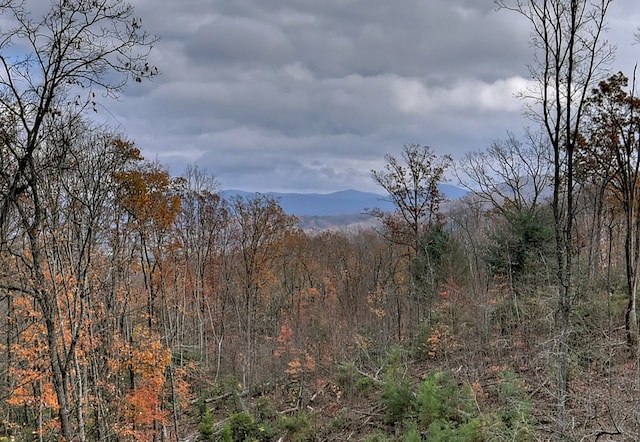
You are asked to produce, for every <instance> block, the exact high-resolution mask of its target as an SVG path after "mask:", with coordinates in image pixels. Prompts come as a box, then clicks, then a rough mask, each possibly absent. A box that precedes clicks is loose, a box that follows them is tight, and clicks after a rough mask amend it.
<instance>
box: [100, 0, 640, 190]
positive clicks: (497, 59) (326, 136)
mask: <svg viewBox="0 0 640 442" xmlns="http://www.w3.org/2000/svg"><path fill="white" fill-rule="evenodd" d="M132 3H133V4H134V5H135V8H136V15H138V16H139V17H141V18H142V21H143V26H144V28H145V29H146V30H147V31H148V32H150V33H152V34H155V35H157V36H158V37H159V40H158V42H157V43H156V44H155V47H154V49H153V51H152V53H151V55H150V61H151V63H152V64H154V65H155V66H156V67H157V68H158V69H159V70H160V72H161V75H160V76H158V77H155V78H154V79H153V80H152V81H150V82H145V83H143V84H132V85H130V86H128V87H127V88H126V89H125V91H124V94H123V95H122V96H121V97H120V100H119V101H115V102H110V103H107V104H106V108H105V110H104V111H101V114H102V115H103V117H104V118H106V120H107V122H108V123H109V124H110V125H111V126H113V127H114V128H117V129H118V130H121V131H123V133H125V134H126V136H127V137H129V139H131V140H132V141H134V142H135V143H136V144H137V145H138V147H139V148H140V149H141V150H142V152H143V154H144V155H145V157H146V158H148V159H149V160H152V161H158V162H160V163H162V164H164V165H165V166H166V167H167V168H168V169H169V170H170V172H171V173H172V174H173V175H181V174H183V173H184V171H185V169H186V167H187V166H188V165H196V166H197V167H198V168H199V169H200V170H202V171H204V172H205V173H207V174H210V175H213V176H214V177H215V179H216V180H217V181H218V183H219V184H220V185H221V187H222V188H223V189H242V190H248V191H251V192H300V193H310V192H315V193H330V192H334V191H339V190H345V189H357V190H363V191H373V192H380V191H381V188H380V187H379V186H378V185H377V184H376V183H375V182H374V181H373V179H372V178H371V170H372V169H376V170H380V169H382V168H383V167H384V164H385V159H384V156H385V155H386V154H390V155H393V156H396V157H398V156H399V155H400V152H401V150H402V146H403V145H404V144H407V143H414V144H421V145H429V146H430V147H431V148H432V149H433V152H435V153H436V154H437V155H444V154H451V155H452V156H453V157H454V159H458V158H461V157H462V156H463V155H464V154H465V152H469V151H475V150H484V149H486V148H487V147H489V145H490V144H491V142H492V141H494V140H499V139H504V138H506V135H507V132H509V131H510V132H513V133H514V134H516V135H519V134H522V133H523V131H524V128H525V127H527V126H531V125H532V123H531V122H530V121H529V120H527V119H526V118H525V117H524V116H523V103H522V101H521V100H520V99H518V98H517V97H516V95H517V93H518V92H519V91H521V90H523V89H524V88H525V87H526V85H527V82H528V81H529V69H528V66H529V65H530V64H531V60H532V58H531V57H532V50H531V47H530V46H531V45H530V40H529V26H528V23H527V22H526V21H525V20H524V19H523V18H522V17H520V16H519V15H518V14H516V13H513V12H509V11H506V10H496V8H495V5H494V3H493V0H395V1H391V0H322V1H319V0H180V1H176V0H135V1H133V2H132ZM638 25H640V2H637V0H614V1H613V3H612V6H611V9H610V11H609V17H608V26H609V32H608V33H607V38H608V40H609V41H610V42H611V43H613V44H615V45H616V46H617V57H616V61H615V62H614V64H613V65H612V66H611V67H610V69H611V70H612V72H617V71H619V70H622V71H623V72H625V73H626V74H627V75H628V76H630V75H631V74H632V72H633V66H634V63H636V62H637V61H639V60H640V45H634V44H633V42H634V39H633V35H634V32H636V30H637V29H636V28H637V26H638Z"/></svg>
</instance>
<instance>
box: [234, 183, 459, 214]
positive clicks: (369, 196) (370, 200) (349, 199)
mask: <svg viewBox="0 0 640 442" xmlns="http://www.w3.org/2000/svg"><path fill="white" fill-rule="evenodd" d="M440 190H441V192H442V193H443V194H444V195H445V196H446V198H448V199H457V198H461V197H462V196H464V195H466V193H467V191H466V190H464V189H461V188H460V187H457V186H454V185H451V184H441V185H440ZM266 194H267V195H270V196H272V197H274V198H276V199H277V200H278V202H279V204H280V206H281V207H282V208H283V209H284V211H285V212H286V213H288V214H290V215H296V216H299V217H307V216H313V217H325V216H339V215H354V214H358V215H360V214H363V213H365V212H366V211H367V210H368V209H374V208H378V209H381V210H383V211H392V210H394V206H393V204H392V203H390V202H389V201H388V200H387V198H386V196H385V195H383V194H378V193H372V192H362V191H359V190H353V189H349V190H342V191H339V192H333V193H326V194H324V193H278V192H267V193H266ZM236 195H238V196H242V197H250V196H251V195H253V193H252V192H247V191H244V190H236V189H230V190H225V191H223V192H222V196H224V197H225V198H232V197H233V196H236Z"/></svg>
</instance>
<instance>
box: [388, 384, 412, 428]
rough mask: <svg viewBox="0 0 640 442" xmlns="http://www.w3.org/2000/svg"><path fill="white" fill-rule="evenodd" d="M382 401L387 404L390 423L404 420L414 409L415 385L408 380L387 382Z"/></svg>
mask: <svg viewBox="0 0 640 442" xmlns="http://www.w3.org/2000/svg"><path fill="white" fill-rule="evenodd" d="M380 402H382V404H383V405H384V406H385V410H386V412H385V413H386V415H385V417H386V421H387V422H388V423H395V422H402V421H403V420H404V419H405V418H406V417H407V416H409V415H410V414H411V413H412V412H413V409H414V396H413V386H412V385H411V384H410V383H409V382H408V381H400V382H392V381H389V382H387V383H386V384H385V385H384V387H383V390H382V395H381V396H380Z"/></svg>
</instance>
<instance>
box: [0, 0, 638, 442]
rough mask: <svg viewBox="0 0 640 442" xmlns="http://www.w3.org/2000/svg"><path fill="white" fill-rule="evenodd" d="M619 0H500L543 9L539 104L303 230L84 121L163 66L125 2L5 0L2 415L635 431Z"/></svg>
mask: <svg viewBox="0 0 640 442" xmlns="http://www.w3.org/2000/svg"><path fill="white" fill-rule="evenodd" d="M609 3H610V2H609V1H606V0H604V1H602V2H579V1H575V0H531V1H529V2H516V3H515V4H507V3H503V2H499V4H498V5H499V6H500V7H501V8H504V9H508V10H511V11H512V12H513V13H514V14H521V15H523V16H524V17H526V18H527V19H528V20H529V23H530V25H531V29H532V35H533V37H532V43H533V45H534V47H535V48H536V50H537V51H538V52H537V54H538V56H537V59H536V62H535V63H534V64H533V65H532V67H531V70H532V74H533V77H534V79H535V80H536V81H538V85H539V88H538V89H536V90H533V91H530V94H531V95H532V97H529V98H530V101H528V103H529V107H528V112H529V115H530V118H531V122H532V127H534V128H535V129H529V130H527V131H526V135H525V136H524V137H523V138H522V139H520V138H518V137H516V136H515V135H513V134H507V135H506V137H505V139H503V140H496V141H495V142H494V143H492V144H491V145H490V146H488V147H487V148H486V149H484V150H478V151H474V152H470V153H468V154H466V155H465V156H464V157H462V158H459V159H455V160H454V159H453V158H451V157H449V156H447V155H444V156H438V155H436V153H434V151H433V150H432V149H431V148H430V147H428V146H426V145H422V144H406V145H405V146H404V147H403V149H402V153H401V155H400V156H393V155H387V156H386V157H385V160H386V166H385V167H384V168H383V169H381V170H373V171H371V178H372V180H374V181H375V182H376V183H377V184H379V185H380V188H381V189H382V190H383V191H384V193H385V194H386V195H387V197H388V199H389V201H391V202H392V203H393V204H394V206H395V207H396V210H395V211H392V212H383V211H380V210H377V209H375V208H372V209H371V210H370V211H369V212H368V215H369V216H371V217H374V218H376V219H377V226H376V227H375V228H370V229H358V230H349V231H323V232H308V231H304V230H303V229H301V228H300V226H299V223H298V220H297V219H296V218H295V217H294V216H291V215H289V214H287V213H285V212H284V211H283V209H282V208H281V207H280V206H279V204H278V201H277V200H276V199H273V198H271V197H269V196H268V195H264V194H260V193H256V194H255V195H253V196H251V197H240V196H237V197H231V198H229V199H225V198H223V197H222V196H221V188H220V185H219V184H218V183H217V181H216V179H215V177H214V176H211V175H210V174H209V173H208V172H207V171H206V170H202V169H199V168H198V167H196V166H190V167H188V168H187V170H185V172H184V173H183V174H182V175H181V176H172V175H171V174H170V173H169V171H168V170H167V168H166V167H165V166H163V165H162V164H160V163H158V162H154V161H149V160H148V159H145V158H143V156H142V155H141V153H140V150H139V148H138V147H137V146H136V144H135V141H133V140H129V139H128V138H127V136H126V134H123V133H120V132H118V131H114V130H112V129H111V128H109V127H105V126H104V125H101V124H98V123H97V122H96V121H95V120H94V119H92V118H93V117H92V115H94V111H96V101H95V96H96V95H95V94H96V92H98V93H100V94H104V95H105V96H112V97H117V96H118V94H119V93H120V92H121V91H122V88H123V87H124V86H125V85H126V84H127V83H129V82H132V83H134V84H135V83H142V82H145V81H147V80H148V79H149V78H151V77H154V76H156V75H157V74H158V70H157V69H156V68H155V67H154V66H151V65H150V64H149V63H148V61H147V56H148V54H149V51H150V50H151V48H152V45H153V43H154V41H155V38H156V37H154V36H151V35H148V34H147V33H146V32H145V31H144V29H143V27H142V23H141V21H140V20H139V19H137V18H135V15H134V10H133V7H132V6H131V5H129V4H128V3H126V2H122V1H119V0H99V1H94V0H60V1H52V2H51V7H50V9H49V10H48V12H46V13H45V15H44V16H42V18H37V17H36V18H34V16H32V15H31V14H30V12H29V11H28V10H27V9H25V5H26V4H25V3H22V2H14V1H13V0H7V1H3V2H2V3H1V4H0V8H2V10H3V12H4V14H5V15H7V16H9V17H11V19H12V21H11V22H12V23H14V24H15V27H14V28H3V29H2V31H1V32H0V34H1V35H2V38H0V261H1V262H2V265H1V266H0V337H1V339H0V349H1V352H0V415H1V419H0V441H7V442H8V441H60V440H64V441H185V442H186V441H190V442H193V441H196V440H198V441H272V440H273V441H282V442H284V441H299V442H302V441H324V440H359V441H367V442H376V441H379V442H382V441H407V442H409V441H420V440H428V441H533V440H558V441H565V440H566V441H571V440H576V441H577V440H580V441H582V440H594V441H614V440H615V441H622V440H624V441H627V440H628V441H634V440H639V439H640V409H639V408H638V407H637V404H638V400H639V399H640V392H639V391H638V389H639V384H638V379H639V378H640V364H639V359H638V345H639V330H638V318H637V291H638V281H639V278H640V275H639V273H640V272H639V270H640V268H639V265H640V261H639V260H640V194H639V192H640V99H639V98H638V97H636V96H635V78H634V77H633V76H631V77H627V75H625V74H624V73H622V72H620V73H611V72H607V71H606V70H605V69H604V66H606V62H607V61H608V60H609V59H610V58H611V57H612V56H613V48H611V47H609V46H608V45H607V44H606V41H605V40H604V37H603V34H604V31H605V23H606V21H605V17H606V12H607V7H608V5H609ZM16 45H17V47H19V48H20V49H21V51H22V52H20V51H18V52H20V53H23V54H25V55H24V56H23V57H22V56H20V55H17V56H16V51H15V47H16ZM448 177H455V179H456V180H459V183H460V185H463V186H466V187H467V189H468V190H469V195H468V196H466V197H464V198H462V199H458V200H454V201H447V200H446V199H445V198H444V197H443V195H441V194H440V192H439V188H438V185H439V184H440V183H442V182H444V181H445V180H446V179H448Z"/></svg>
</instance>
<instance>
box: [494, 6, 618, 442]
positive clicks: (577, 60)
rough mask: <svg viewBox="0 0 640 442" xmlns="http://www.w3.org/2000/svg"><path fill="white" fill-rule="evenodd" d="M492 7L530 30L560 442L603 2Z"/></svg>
mask: <svg viewBox="0 0 640 442" xmlns="http://www.w3.org/2000/svg"><path fill="white" fill-rule="evenodd" d="M496 3H497V4H498V6H499V7H502V8H506V9H508V10H511V11H515V12H517V13H519V14H521V15H522V16H523V17H524V18H525V19H527V20H528V21H529V23H530V25H531V31H532V38H531V41H532V43H533V46H534V48H535V49H536V54H535V62H534V64H533V65H532V66H530V71H531V74H532V76H533V80H534V81H535V82H536V86H535V88H534V89H533V90H531V91H529V93H530V94H529V98H531V99H532V100H533V103H534V105H535V107H534V106H533V105H532V106H531V107H529V115H530V117H531V118H532V119H533V120H534V121H536V122H538V123H540V124H541V125H542V127H543V130H544V131H545V133H546V136H547V137H548V139H549V143H550V144H551V147H552V149H553V203H552V207H553V213H554V228H555V238H556V249H555V255H556V261H557V283H558V293H557V295H558V296H557V299H558V339H557V363H558V370H557V372H558V382H557V386H558V398H557V400H558V402H557V418H556V438H557V439H558V440H566V439H567V438H568V437H569V436H568V434H567V430H568V428H567V410H566V407H567V400H568V394H569V360H570V348H569V338H570V332H571V327H570V318H571V305H572V301H573V298H574V296H575V293H574V280H573V278H574V275H573V264H574V255H575V250H576V248H575V244H574V240H575V230H574V229H575V226H574V217H575V211H576V208H575V201H574V197H575V193H576V189H575V177H574V166H575V163H574V160H575V159H574V154H575V152H576V148H577V143H578V140H579V135H580V130H581V128H582V122H583V119H584V111H585V103H586V98H587V95H588V93H589V91H590V90H591V88H592V86H593V84H594V82H596V81H597V80H598V77H599V76H600V75H601V73H602V68H603V66H604V65H606V63H607V62H608V61H609V60H611V57H612V55H613V49H612V48H611V47H610V46H609V45H608V44H607V42H606V41H604V40H603V33H604V31H605V17H606V14H607V10H608V8H609V5H610V4H611V0H594V1H581V0H528V1H525V0H513V1H510V0H497V2H496Z"/></svg>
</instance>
